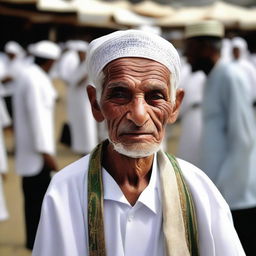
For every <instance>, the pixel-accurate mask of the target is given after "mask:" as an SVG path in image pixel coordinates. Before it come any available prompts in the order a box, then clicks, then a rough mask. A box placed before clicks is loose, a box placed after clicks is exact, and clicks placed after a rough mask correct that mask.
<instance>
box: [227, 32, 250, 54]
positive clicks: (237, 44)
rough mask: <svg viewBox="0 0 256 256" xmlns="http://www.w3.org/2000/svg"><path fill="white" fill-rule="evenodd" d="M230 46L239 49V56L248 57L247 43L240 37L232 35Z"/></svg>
mask: <svg viewBox="0 0 256 256" xmlns="http://www.w3.org/2000/svg"><path fill="white" fill-rule="evenodd" d="M231 42H232V47H233V48H238V49H239V50H240V54H241V55H240V58H247V57H248V44H247V42H246V41H245V39H243V38H242V37H234V38H233V39H232V41H231Z"/></svg>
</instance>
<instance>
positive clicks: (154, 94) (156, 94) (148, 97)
mask: <svg viewBox="0 0 256 256" xmlns="http://www.w3.org/2000/svg"><path fill="white" fill-rule="evenodd" d="M146 100H147V101H152V100H165V95H164V94H163V93H162V92H159V91H154V92H150V93H148V94H147V95H146Z"/></svg>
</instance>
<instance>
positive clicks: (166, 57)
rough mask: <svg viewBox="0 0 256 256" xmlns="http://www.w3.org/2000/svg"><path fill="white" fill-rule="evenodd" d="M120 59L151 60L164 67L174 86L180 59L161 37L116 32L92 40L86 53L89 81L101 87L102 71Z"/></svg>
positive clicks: (178, 72)
mask: <svg viewBox="0 0 256 256" xmlns="http://www.w3.org/2000/svg"><path fill="white" fill-rule="evenodd" d="M122 57H141V58H147V59H151V60H155V61H157V62H159V63H161V64H163V65H164V66H166V67H167V68H168V69H169V70H170V72H171V74H172V77H173V82H174V85H175V86H177V84H178V82H179V76H180V59H179V55H178V53H177V51H176V49H175V48H174V47H173V45H172V44H171V43H170V42H168V41H167V40H165V39H163V38H162V37H160V36H158V35H155V34H153V33H149V32H145V31H140V30H125V31H117V32H114V33H111V34H108V35H106V36H103V37H100V38H98V39H95V40H93V41H92V42H91V43H90V44H89V48H88V52H87V58H86V59H87V68H88V74H89V81H90V82H91V83H92V85H94V86H96V87H98V88H101V86H102V85H101V76H100V73H101V72H102V70H103V68H104V67H105V66H106V65H107V64H108V63H109V62H111V61H112V60H115V59H118V58H122Z"/></svg>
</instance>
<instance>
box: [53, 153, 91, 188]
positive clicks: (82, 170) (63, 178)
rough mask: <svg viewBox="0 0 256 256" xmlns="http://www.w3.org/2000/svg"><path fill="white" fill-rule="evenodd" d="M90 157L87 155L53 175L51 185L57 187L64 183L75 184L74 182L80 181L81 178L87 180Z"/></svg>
mask: <svg viewBox="0 0 256 256" xmlns="http://www.w3.org/2000/svg"><path fill="white" fill-rule="evenodd" d="M89 157H90V155H86V156H84V157H82V158H80V159H78V160H76V161H75V162H73V163H71V164H69V165H67V166H66V167H64V168H63V169H61V170H60V171H59V172H57V173H56V174H55V175H54V176H53V178H52V181H51V185H52V186H55V187H56V186H59V185H61V184H64V183H65V184H71V183H72V184H74V182H75V183H76V182H80V181H81V180H83V181H84V182H85V181H86V179H87V177H86V176H87V175H86V174H87V170H88V164H89Z"/></svg>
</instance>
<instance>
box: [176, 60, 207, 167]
mask: <svg viewBox="0 0 256 256" xmlns="http://www.w3.org/2000/svg"><path fill="white" fill-rule="evenodd" d="M185 65H186V66H187V67H184V68H186V69H187V68H188V69H189V71H188V74H185V75H184V77H183V79H182V77H181V82H180V85H179V87H180V88H183V89H184V91H185V96H184V100H183V102H182V105H181V108H180V115H179V118H180V124H181V127H180V137H179V144H178V152H177V156H178V157H179V158H182V159H184V160H186V161H188V162H190V163H192V164H194V165H195V166H198V165H199V155H200V142H201V132H202V106H201V105H202V96H203V86H204V83H205V78H206V77H205V74H204V73H203V72H202V71H198V72H194V73H192V72H191V67H190V65H189V64H187V63H186V64H185Z"/></svg>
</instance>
